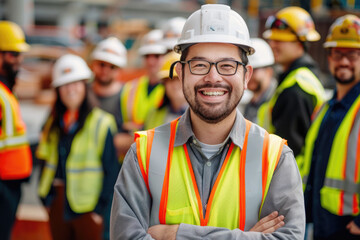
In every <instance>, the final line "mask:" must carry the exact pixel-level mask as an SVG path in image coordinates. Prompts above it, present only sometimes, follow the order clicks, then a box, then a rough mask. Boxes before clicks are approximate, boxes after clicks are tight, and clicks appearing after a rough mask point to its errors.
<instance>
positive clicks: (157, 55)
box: [115, 29, 166, 156]
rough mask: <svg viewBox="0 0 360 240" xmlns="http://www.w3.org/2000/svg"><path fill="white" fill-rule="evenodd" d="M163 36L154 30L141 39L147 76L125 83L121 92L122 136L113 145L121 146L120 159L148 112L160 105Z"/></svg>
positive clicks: (159, 31)
mask: <svg viewBox="0 0 360 240" xmlns="http://www.w3.org/2000/svg"><path fill="white" fill-rule="evenodd" d="M163 36H164V34H163V32H162V31H161V30H160V29H154V30H152V31H150V32H149V33H147V34H146V35H145V36H144V38H143V40H142V45H141V47H140V48H139V54H140V55H141V56H142V57H143V60H144V68H145V69H146V73H147V74H146V75H144V76H142V77H140V78H138V79H135V80H132V81H130V82H127V83H126V84H125V85H124V87H123V89H122V93H121V111H122V118H123V133H122V134H117V135H116V138H115V145H116V146H121V150H120V154H121V155H123V156H125V154H126V152H127V151H128V150H129V148H130V146H131V144H132V143H133V140H134V136H133V134H132V133H133V132H134V131H137V130H141V129H143V124H144V121H145V119H146V116H147V114H148V112H149V110H151V109H153V108H158V107H159V106H160V105H161V103H162V101H163V98H164V93H165V89H164V86H163V85H162V84H161V83H160V79H159V77H158V72H159V70H160V67H161V65H162V61H163V56H164V54H165V53H166V47H165V46H164V45H163V44H162V42H161V41H162V40H163Z"/></svg>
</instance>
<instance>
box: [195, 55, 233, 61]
mask: <svg viewBox="0 0 360 240" xmlns="http://www.w3.org/2000/svg"><path fill="white" fill-rule="evenodd" d="M189 60H206V61H210V60H209V59H208V58H205V57H200V56H194V57H192V58H190V59H189ZM223 60H233V61H239V60H237V59H235V58H232V57H225V58H220V59H218V60H217V62H218V61H223Z"/></svg>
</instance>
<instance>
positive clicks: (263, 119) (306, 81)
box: [258, 67, 325, 133]
mask: <svg viewBox="0 0 360 240" xmlns="http://www.w3.org/2000/svg"><path fill="white" fill-rule="evenodd" d="M296 83H297V84H298V85H299V86H300V88H301V89H302V90H303V91H305V92H306V93H308V94H310V95H313V96H314V97H315V98H316V103H315V108H314V111H313V113H315V112H317V111H318V110H319V108H320V107H321V105H322V104H323V103H324V100H325V91H324V88H323V86H322V85H321V83H320V81H319V79H318V78H317V77H316V76H315V75H314V74H313V73H312V72H311V71H310V70H309V69H308V68H306V67H301V68H298V69H296V70H294V71H292V72H290V73H289V74H288V75H287V76H286V78H285V79H284V81H282V83H281V84H280V85H279V86H278V87H277V89H276V91H275V93H274V95H273V96H272V97H271V99H270V100H269V101H268V102H265V103H263V104H262V105H261V106H260V108H259V110H258V123H259V125H260V126H261V127H263V128H265V129H266V130H267V131H268V132H269V133H275V131H276V130H275V127H274V125H273V124H272V110H273V108H274V106H275V104H276V101H277V99H278V97H279V96H280V94H281V93H282V92H283V91H284V90H285V89H287V88H290V87H292V86H294V85H295V84H296Z"/></svg>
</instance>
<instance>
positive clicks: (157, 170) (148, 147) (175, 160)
mask: <svg viewBox="0 0 360 240" xmlns="http://www.w3.org/2000/svg"><path fill="white" fill-rule="evenodd" d="M177 124H178V120H174V121H172V122H171V123H170V124H165V125H162V126H160V127H157V128H155V129H152V130H148V131H142V132H137V133H136V135H135V139H136V149H137V158H138V162H139V165H140V170H141V172H142V176H143V179H144V181H145V184H146V186H147V188H148V190H149V193H150V195H151V197H152V209H151V211H150V212H151V216H150V226H152V225H156V224H180V223H187V224H192V225H199V226H215V227H225V228H228V229H235V228H239V229H241V230H249V229H250V228H251V227H253V226H254V225H255V224H256V222H258V220H259V219H260V214H261V209H262V206H263V204H264V201H265V199H266V195H267V192H268V189H269V186H270V183H271V179H272V176H273V173H274V170H275V168H276V166H277V163H278V161H279V159H280V156H281V152H282V149H283V146H284V144H286V141H285V140H284V139H282V138H280V137H278V136H276V135H273V134H268V133H267V132H266V131H265V130H264V129H262V128H260V127H259V126H257V125H256V124H251V122H249V121H246V133H245V140H244V145H243V149H242V150H241V149H240V147H238V146H235V145H234V143H231V145H230V147H229V150H228V153H227V156H226V158H225V160H224V163H223V165H222V166H221V169H220V172H219V174H218V176H217V179H216V181H215V184H214V186H213V188H212V190H211V193H210V197H209V200H208V203H207V207H206V212H205V214H204V213H203V207H202V203H201V199H200V195H199V190H198V188H197V184H196V180H195V176H194V172H193V169H192V165H191V161H190V157H189V154H188V150H187V146H186V144H184V145H182V146H176V147H174V142H175V135H176V131H177ZM259 149H261V150H260V151H259ZM224 208H226V209H224Z"/></svg>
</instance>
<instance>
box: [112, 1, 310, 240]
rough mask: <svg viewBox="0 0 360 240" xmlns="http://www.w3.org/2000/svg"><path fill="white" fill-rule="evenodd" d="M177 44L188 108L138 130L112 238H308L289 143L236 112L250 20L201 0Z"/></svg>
mask: <svg viewBox="0 0 360 240" xmlns="http://www.w3.org/2000/svg"><path fill="white" fill-rule="evenodd" d="M200 23H202V24H201V25H200ZM174 49H175V51H176V52H178V53H180V54H181V57H180V61H177V62H175V63H174V64H173V66H175V70H176V73H177V75H178V77H179V80H180V81H181V84H182V89H183V92H184V96H185V98H186V100H187V102H188V103H189V106H190V107H189V108H188V110H187V111H186V112H185V113H184V114H183V115H182V116H181V117H180V118H179V119H176V120H174V121H172V122H171V123H169V124H165V125H162V126H160V127H157V128H155V129H152V130H148V131H142V132H137V133H136V143H134V144H133V145H132V147H131V149H130V150H129V152H128V153H127V155H126V158H125V160H124V164H123V168H122V170H121V172H120V174H119V177H118V180H117V183H116V185H115V191H114V200H113V206H112V215H111V227H110V228H111V231H110V237H111V239H302V238H303V237H304V228H305V212H304V203H303V196H302V189H301V180H300V175H299V172H298V169H297V166H296V162H295V159H294V155H293V153H292V151H291V150H290V148H289V147H288V146H287V145H286V141H285V140H284V139H281V138H280V137H278V136H276V135H272V134H268V133H267V132H266V131H265V130H264V129H262V128H260V127H259V126H257V125H256V124H253V123H251V122H249V121H247V120H245V119H244V117H243V116H242V115H241V113H240V112H239V111H238V110H237V105H238V103H239V101H240V100H241V97H242V95H243V92H244V90H245V89H246V88H247V83H248V81H249V79H250V77H251V74H252V67H251V66H250V65H248V60H247V56H248V55H250V54H252V53H254V49H253V47H252V45H251V42H250V39H249V32H248V29H247V26H246V24H245V22H244V20H243V19H242V18H241V16H240V15H239V14H237V13H236V12H234V11H232V10H231V9H230V7H228V6H225V5H218V4H212V5H203V6H202V7H201V9H200V10H198V11H196V12H195V13H193V14H192V15H191V16H190V17H189V18H188V19H187V21H186V23H185V25H184V29H183V31H182V35H181V38H180V39H179V41H178V43H177V45H176V46H175V48H174ZM172 70H173V69H171V70H170V71H172ZM129 189H131V191H129Z"/></svg>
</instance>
